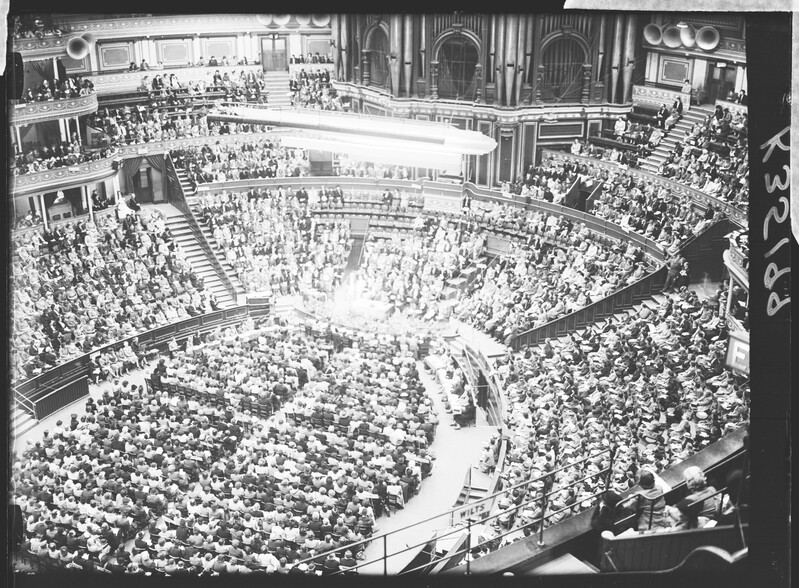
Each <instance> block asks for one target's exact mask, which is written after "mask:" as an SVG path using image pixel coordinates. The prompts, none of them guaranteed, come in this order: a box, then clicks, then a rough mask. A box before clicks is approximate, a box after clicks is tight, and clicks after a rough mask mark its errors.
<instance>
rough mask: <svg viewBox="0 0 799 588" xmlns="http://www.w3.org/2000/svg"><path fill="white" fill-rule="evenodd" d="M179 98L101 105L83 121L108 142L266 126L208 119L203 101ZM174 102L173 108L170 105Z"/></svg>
mask: <svg viewBox="0 0 799 588" xmlns="http://www.w3.org/2000/svg"><path fill="white" fill-rule="evenodd" d="M183 100H184V101H183V102H182V103H181V102H179V101H175V102H173V101H171V100H166V101H164V103H163V104H158V102H154V103H153V104H152V105H151V106H149V107H144V106H135V107H133V108H131V107H130V106H125V107H122V108H108V109H101V110H98V111H97V112H96V113H95V114H93V115H91V116H90V117H89V118H88V120H87V125H88V126H90V127H91V128H93V129H95V130H97V131H100V132H102V133H104V135H105V136H107V137H108V143H109V144H110V145H112V146H118V145H124V144H127V145H132V144H137V143H149V142H153V141H168V140H175V139H182V138H187V137H208V136H216V135H227V134H235V133H248V132H259V131H264V130H266V127H265V126H263V125H250V124H237V123H228V122H217V121H212V122H210V123H209V122H208V117H207V116H206V114H207V110H206V109H205V108H204V105H201V104H200V105H196V106H195V105H192V104H191V102H190V101H189V102H186V101H185V99H183ZM176 105H177V108H172V107H173V106H176ZM184 107H185V108H184Z"/></svg>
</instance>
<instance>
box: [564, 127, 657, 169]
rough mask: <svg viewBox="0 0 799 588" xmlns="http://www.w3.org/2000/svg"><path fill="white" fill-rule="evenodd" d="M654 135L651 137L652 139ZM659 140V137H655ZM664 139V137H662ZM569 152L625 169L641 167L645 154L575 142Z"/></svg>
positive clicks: (588, 142) (589, 142)
mask: <svg viewBox="0 0 799 588" xmlns="http://www.w3.org/2000/svg"><path fill="white" fill-rule="evenodd" d="M657 131H658V129H657V128H655V129H654V130H653V131H652V133H653V134H654V133H655V132H657ZM651 136H652V135H650V137H651ZM655 137H656V138H657V135H655ZM661 138H662V135H661ZM569 151H570V152H571V153H572V154H573V155H584V156H586V157H594V158H596V159H600V160H602V161H609V162H611V163H618V164H619V165H621V166H625V167H632V168H637V167H639V165H640V161H639V157H642V156H643V154H642V153H639V152H635V151H630V150H626V149H617V148H616V147H611V148H607V147H600V146H598V145H596V144H594V143H591V141H585V142H584V143H582V142H580V141H577V140H575V142H574V143H572V145H571V147H570V148H569Z"/></svg>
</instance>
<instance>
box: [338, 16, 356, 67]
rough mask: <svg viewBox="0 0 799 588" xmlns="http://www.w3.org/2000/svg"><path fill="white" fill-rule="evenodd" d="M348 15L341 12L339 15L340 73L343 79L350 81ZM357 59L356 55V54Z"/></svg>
mask: <svg viewBox="0 0 799 588" xmlns="http://www.w3.org/2000/svg"><path fill="white" fill-rule="evenodd" d="M348 19H349V15H347V14H342V15H341V63H342V68H341V74H342V78H343V81H345V82H349V81H350V58H349V55H348V50H349V45H350V42H349V22H348ZM355 58H356V60H357V58H358V57H357V55H356V57H355Z"/></svg>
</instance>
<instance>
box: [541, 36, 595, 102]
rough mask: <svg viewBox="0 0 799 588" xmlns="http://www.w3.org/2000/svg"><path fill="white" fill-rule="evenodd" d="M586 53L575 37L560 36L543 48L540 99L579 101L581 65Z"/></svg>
mask: <svg viewBox="0 0 799 588" xmlns="http://www.w3.org/2000/svg"><path fill="white" fill-rule="evenodd" d="M585 60H586V55H585V50H584V49H583V47H582V45H580V43H579V42H577V41H576V40H575V39H569V38H560V39H557V40H555V41H553V42H552V43H550V44H549V45H547V47H546V48H545V49H544V52H543V54H542V55H541V64H542V65H543V66H544V71H543V74H544V76H543V79H542V81H541V99H542V100H543V101H544V102H579V101H580V92H581V88H582V81H581V80H582V65H583V63H585Z"/></svg>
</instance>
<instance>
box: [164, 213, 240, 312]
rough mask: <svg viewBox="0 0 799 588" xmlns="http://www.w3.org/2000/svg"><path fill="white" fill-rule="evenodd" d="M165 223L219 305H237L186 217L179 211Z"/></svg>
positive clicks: (226, 306) (225, 306)
mask: <svg viewBox="0 0 799 588" xmlns="http://www.w3.org/2000/svg"><path fill="white" fill-rule="evenodd" d="M176 212H177V211H176ZM165 224H166V226H167V228H168V229H169V232H170V233H171V234H172V236H173V237H174V239H175V241H176V242H177V243H178V244H179V245H180V247H181V248H182V249H183V251H184V252H185V253H186V261H187V262H188V263H189V265H191V267H192V269H193V270H194V272H195V273H196V274H197V275H198V276H200V277H201V278H202V279H203V284H204V285H205V289H206V290H208V291H209V292H213V293H214V295H215V296H216V299H217V301H218V303H219V307H220V308H231V307H233V306H236V302H235V301H234V300H233V298H232V297H231V296H230V293H229V292H228V290H227V288H225V285H224V284H223V283H222V280H221V278H220V277H219V275H218V274H217V272H216V270H215V269H214V266H213V265H212V264H211V261H210V260H209V259H208V257H207V256H206V254H205V252H204V251H203V249H202V247H200V244H199V243H198V242H197V239H196V238H195V236H194V233H193V232H192V230H191V227H189V223H188V221H187V220H186V217H185V216H183V215H182V214H180V212H177V214H174V215H171V216H168V217H167V218H166V221H165Z"/></svg>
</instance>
